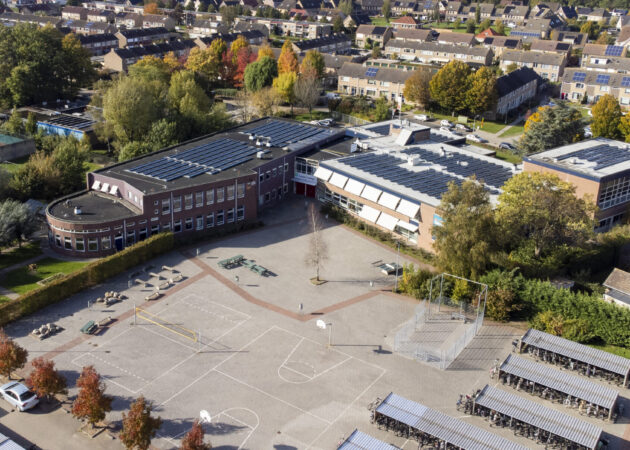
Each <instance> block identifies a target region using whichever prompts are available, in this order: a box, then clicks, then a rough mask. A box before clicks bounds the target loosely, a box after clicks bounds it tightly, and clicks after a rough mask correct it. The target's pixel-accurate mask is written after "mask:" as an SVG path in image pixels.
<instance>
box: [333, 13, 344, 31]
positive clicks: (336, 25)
mask: <svg viewBox="0 0 630 450" xmlns="http://www.w3.org/2000/svg"><path fill="white" fill-rule="evenodd" d="M332 26H333V32H335V33H343V32H344V30H345V27H344V25H343V19H342V18H341V16H340V15H339V14H337V15H336V16H335V18H334V20H333V24H332Z"/></svg>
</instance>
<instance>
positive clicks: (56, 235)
mask: <svg viewBox="0 0 630 450" xmlns="http://www.w3.org/2000/svg"><path fill="white" fill-rule="evenodd" d="M55 244H57V247H61V236H59V235H58V234H55Z"/></svg>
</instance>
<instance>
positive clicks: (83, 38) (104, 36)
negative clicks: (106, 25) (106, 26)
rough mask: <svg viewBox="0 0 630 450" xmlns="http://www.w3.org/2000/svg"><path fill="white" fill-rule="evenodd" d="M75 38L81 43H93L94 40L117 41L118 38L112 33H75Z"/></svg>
mask: <svg viewBox="0 0 630 450" xmlns="http://www.w3.org/2000/svg"><path fill="white" fill-rule="evenodd" d="M77 38H78V39H79V42H81V45H87V44H94V43H96V42H109V41H116V42H118V38H117V37H116V35H115V34H113V33H100V34H77Z"/></svg>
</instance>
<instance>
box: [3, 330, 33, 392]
mask: <svg viewBox="0 0 630 450" xmlns="http://www.w3.org/2000/svg"><path fill="white" fill-rule="evenodd" d="M27 358H28V352H27V351H26V349H24V348H22V347H20V346H19V345H18V344H17V343H15V342H14V341H13V339H11V338H10V337H9V336H7V335H6V333H5V332H4V330H3V329H2V328H0V374H2V375H4V376H6V377H7V378H8V379H9V380H10V379H11V372H13V371H14V370H16V369H21V368H22V367H24V365H25V364H26V360H27Z"/></svg>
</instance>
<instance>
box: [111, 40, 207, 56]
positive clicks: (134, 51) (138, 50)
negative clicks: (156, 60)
mask: <svg viewBox="0 0 630 450" xmlns="http://www.w3.org/2000/svg"><path fill="white" fill-rule="evenodd" d="M195 46H196V45H195V41H193V40H192V39H182V40H179V41H171V42H161V43H159V44H149V45H140V46H137V47H128V48H115V49H112V52H114V53H115V54H116V55H118V56H119V57H121V58H122V59H130V58H142V57H144V56H148V55H163V54H166V53H168V52H175V51H178V52H179V51H182V50H186V49H191V48H193V47H195Z"/></svg>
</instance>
